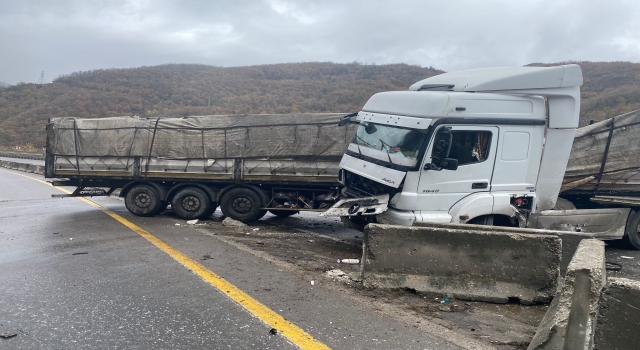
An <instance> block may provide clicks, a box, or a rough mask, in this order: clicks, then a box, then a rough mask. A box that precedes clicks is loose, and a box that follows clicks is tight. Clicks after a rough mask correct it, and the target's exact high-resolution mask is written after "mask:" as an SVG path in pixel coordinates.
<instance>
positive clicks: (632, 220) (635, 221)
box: [623, 210, 640, 250]
mask: <svg viewBox="0 0 640 350" xmlns="http://www.w3.org/2000/svg"><path fill="white" fill-rule="evenodd" d="M639 225H640V210H631V212H630V213H629V218H628V219H627V227H626V228H625V230H624V238H623V239H624V242H625V244H626V246H627V247H628V248H630V249H635V250H640V234H639V232H638V231H639V230H638V226H639Z"/></svg>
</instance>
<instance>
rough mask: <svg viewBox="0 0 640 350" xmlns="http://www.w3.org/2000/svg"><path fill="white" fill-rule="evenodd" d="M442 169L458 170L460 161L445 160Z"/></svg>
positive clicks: (441, 163)
mask: <svg viewBox="0 0 640 350" xmlns="http://www.w3.org/2000/svg"><path fill="white" fill-rule="evenodd" d="M440 167H441V168H442V169H445V170H458V160H457V159H455V158H445V159H443V160H442V162H440Z"/></svg>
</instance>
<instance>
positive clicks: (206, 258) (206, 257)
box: [200, 254, 213, 260]
mask: <svg viewBox="0 0 640 350" xmlns="http://www.w3.org/2000/svg"><path fill="white" fill-rule="evenodd" d="M211 259H213V257H212V256H211V255H209V254H207V255H203V256H202V258H200V260H211Z"/></svg>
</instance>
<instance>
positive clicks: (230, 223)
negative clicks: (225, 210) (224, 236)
mask: <svg viewBox="0 0 640 350" xmlns="http://www.w3.org/2000/svg"><path fill="white" fill-rule="evenodd" d="M222 225H223V226H227V227H247V224H245V223H244V222H242V221H238V220H234V219H232V218H229V217H227V218H225V219H224V220H222Z"/></svg>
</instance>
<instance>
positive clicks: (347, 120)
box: [338, 113, 359, 127]
mask: <svg viewBox="0 0 640 350" xmlns="http://www.w3.org/2000/svg"><path fill="white" fill-rule="evenodd" d="M357 115H358V113H351V114H347V115H345V116H344V117H342V118H340V121H339V122H338V127H343V126H345V125H347V124H352V123H353V124H359V123H358V122H354V121H352V120H351V118H352V117H355V116H357Z"/></svg>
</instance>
